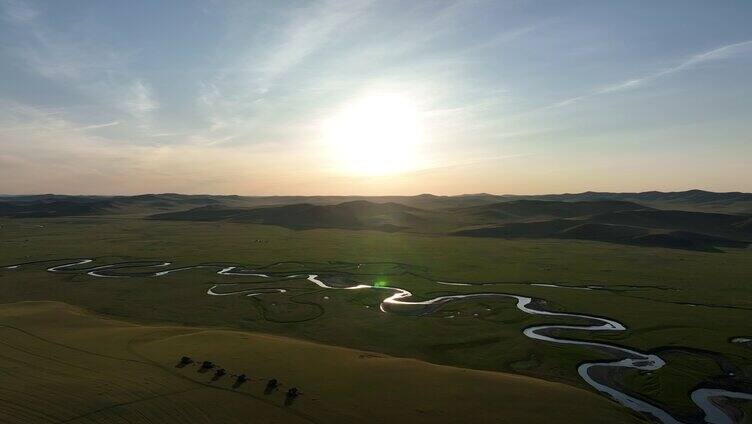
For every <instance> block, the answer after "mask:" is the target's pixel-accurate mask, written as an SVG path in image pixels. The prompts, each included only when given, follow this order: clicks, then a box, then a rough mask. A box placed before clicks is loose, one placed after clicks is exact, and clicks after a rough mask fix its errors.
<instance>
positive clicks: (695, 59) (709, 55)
mask: <svg viewBox="0 0 752 424" xmlns="http://www.w3.org/2000/svg"><path fill="white" fill-rule="evenodd" d="M750 53H752V40H748V41H742V42H739V43H734V44H727V45H725V46H721V47H718V48H715V49H712V50H708V51H705V52H702V53H698V54H695V55H693V56H691V57H689V58H687V59H685V60H683V61H681V62H679V63H678V64H676V65H674V66H671V67H669V68H665V69H662V70H659V71H656V72H654V73H652V74H648V75H643V76H641V77H638V78H634V79H630V80H627V81H622V82H619V83H616V84H612V85H609V86H606V87H602V88H599V89H597V90H594V91H592V92H590V93H586V94H583V95H581V96H576V97H570V98H568V99H566V100H562V101H560V102H557V103H555V104H553V105H552V106H551V107H563V106H569V105H571V104H574V103H577V102H579V101H581V100H585V99H588V98H591V97H595V96H600V95H604V94H611V93H617V92H621V91H627V90H632V89H636V88H639V87H642V86H644V85H645V84H647V83H650V82H652V81H655V80H657V79H659V78H663V77H667V76H669V75H672V74H675V73H678V72H682V71H686V70H690V69H693V68H695V67H697V66H700V65H701V64H703V63H706V62H713V61H720V60H725V59H731V58H733V57H738V56H743V55H747V54H750Z"/></svg>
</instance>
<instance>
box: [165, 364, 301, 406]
mask: <svg viewBox="0 0 752 424" xmlns="http://www.w3.org/2000/svg"><path fill="white" fill-rule="evenodd" d="M194 363H196V361H194V360H193V359H192V358H191V357H189V356H183V357H181V358H180V361H179V362H178V364H177V365H176V367H177V368H184V367H186V366H188V365H191V364H194ZM210 370H214V377H212V381H216V380H219V379H220V378H222V377H224V376H225V375H226V374H227V370H225V369H224V368H220V367H218V366H217V365H216V364H215V363H213V362H211V361H203V362H201V364H200V366H199V369H198V372H201V373H205V372H208V371H210ZM231 376H232V377H235V383H234V384H233V386H232V387H233V388H238V387H240V385H242V384H243V383H245V382H246V381H248V380H249V378H248V377H247V376H246V375H245V374H237V375H236V374H232V375H231ZM278 388H279V382H278V381H277V379H276V378H271V379H269V380H267V382H266V388H265V389H264V393H265V394H270V393H271V392H273V391H275V390H277V389H278ZM299 395H300V391H299V390H298V388H297V387H291V388H290V389H289V390H287V393H286V395H285V398H286V401H285V403H286V404H288V405H289V404H290V403H292V400H293V399H295V398H296V397H298V396H299Z"/></svg>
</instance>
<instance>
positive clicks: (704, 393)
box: [4, 258, 752, 424]
mask: <svg viewBox="0 0 752 424" xmlns="http://www.w3.org/2000/svg"><path fill="white" fill-rule="evenodd" d="M45 262H47V263H49V262H62V263H61V264H59V265H55V266H51V267H49V268H47V271H49V272H55V273H63V272H74V273H85V274H87V275H89V276H91V277H95V278H124V277H160V276H164V275H168V274H171V273H174V272H180V271H187V270H191V269H198V268H211V269H216V270H217V271H216V273H217V274H218V275H225V276H244V277H256V278H262V279H270V280H273V281H281V280H291V279H303V278H304V279H305V280H306V281H308V282H310V283H312V284H315V285H316V286H318V287H321V288H324V289H330V290H380V291H385V292H387V293H388V295H387V296H386V297H385V298H384V299H383V300H382V301H381V304H380V309H381V311H382V312H384V313H390V314H401V315H417V316H423V315H429V314H431V313H433V312H435V311H436V310H438V309H439V308H441V307H442V306H444V305H447V304H450V303H452V302H458V301H466V300H473V299H488V298H497V299H500V298H507V299H514V300H515V301H516V307H517V309H518V310H520V311H521V312H523V313H526V314H530V315H545V316H551V317H560V318H575V319H579V320H582V321H584V322H586V323H587V324H582V325H571V324H569V325H563V324H562V325H559V324H551V325H539V326H531V327H527V328H525V329H524V330H523V334H524V335H525V336H526V337H529V338H531V339H535V340H539V341H541V342H546V343H556V344H567V345H579V346H586V347H591V348H597V349H599V350H606V351H608V352H610V353H611V354H612V355H613V356H614V357H615V358H616V359H615V360H612V361H602V362H586V363H583V364H581V365H580V366H579V367H578V369H577V372H578V374H579V375H580V377H581V378H582V379H583V381H585V382H586V383H587V384H589V385H590V386H591V387H592V388H593V389H595V390H597V391H599V392H601V393H603V394H605V395H607V396H609V397H611V398H612V399H614V400H615V401H616V402H618V403H620V404H622V405H624V406H625V407H627V408H630V409H632V410H634V411H637V412H640V413H643V414H647V415H649V416H651V417H652V418H653V419H655V420H657V421H659V422H661V423H664V424H682V421H680V420H679V419H677V418H676V417H674V416H673V415H672V414H671V413H669V412H668V411H666V410H665V409H663V408H661V407H659V406H658V405H656V404H653V403H651V402H649V401H647V400H643V399H639V398H636V397H634V396H631V395H629V394H627V393H624V392H623V391H621V390H618V389H617V388H615V387H613V386H612V385H609V384H608V382H607V381H602V380H599V379H598V376H599V375H604V374H605V373H597V372H595V371H596V370H598V369H599V368H600V369H608V368H629V369H637V370H640V371H655V370H658V369H660V368H661V367H663V366H664V365H665V364H666V363H665V361H664V360H663V359H661V357H660V356H658V355H656V354H652V353H645V352H640V351H637V350H633V349H629V348H626V347H621V346H616V345H612V344H608V343H600V342H592V341H585V340H575V339H568V338H561V337H557V336H555V335H554V334H557V333H558V332H560V331H562V330H580V331H625V330H626V327H625V326H624V325H623V324H621V323H620V322H618V321H616V320H613V319H610V318H604V317H598V316H591V315H586V314H578V313H570V312H556V311H548V310H545V309H541V308H540V307H539V306H538V305H540V304H541V303H542V299H534V298H531V297H527V296H522V295H517V294H512V293H472V294H456V295H448V296H438V297H434V298H432V299H428V300H422V301H416V300H410V299H411V298H412V297H413V295H412V293H410V292H409V291H408V290H405V289H403V288H399V287H393V286H379V285H368V284H362V283H354V284H341V283H335V282H327V281H326V280H327V277H326V276H320V275H319V274H316V273H305V272H304V273H300V272H297V273H284V272H268V271H264V272H261V270H259V269H258V267H257V268H256V269H249V268H246V267H244V266H241V265H233V264H221V263H210V264H199V265H194V266H184V267H178V268H168V267H169V266H170V265H171V263H170V262H162V261H138V262H119V263H115V264H107V265H98V266H90V267H83V266H84V265H88V264H92V263H93V262H94V260H93V259H89V258H79V259H68V260H55V261H35V262H26V263H23V264H15V265H8V266H5V267H4V268H5V269H9V270H10V269H19V268H20V267H22V266H24V265H32V264H39V263H45ZM340 264H343V263H340ZM272 265H274V264H272ZM329 265H331V264H329ZM351 265H355V264H351ZM397 265H402V264H397ZM133 268H139V269H157V270H155V271H146V272H144V271H141V272H130V273H129V272H127V270H128V269H133ZM261 268H270V266H266V267H261ZM357 268H358V269H359V268H360V265H359V264H358V265H357ZM124 270H126V271H125V272H124ZM330 274H331V275H333V276H336V277H339V278H333V280H337V281H340V280H342V278H341V277H342V276H346V277H352V274H350V273H348V272H344V271H336V272H333V273H330ZM351 279H352V278H351ZM436 283H438V284H443V285H451V286H468V285H470V284H467V283H462V282H441V281H436ZM530 285H535V286H542V287H553V288H569V289H582V290H598V289H601V288H603V286H583V287H577V286H561V285H555V284H538V283H531V284H530ZM237 286H238V284H236V283H220V284H215V285H213V286H212V287H210V288H209V289H208V290H207V292H206V293H207V294H208V295H211V296H237V295H245V296H251V297H255V296H262V295H264V294H268V293H286V292H287V290H286V289H284V288H274V287H263V288H257V287H252V288H243V289H240V290H233V288H234V287H237ZM225 289H230V290H225ZM748 341H749V339H747V338H735V339H733V340H732V342H735V343H746V342H748ZM690 397H691V399H692V401H693V402H694V403H695V404H696V405H697V407H698V408H699V409H701V410H702V411H703V412H704V414H705V417H704V421H705V422H707V423H712V424H733V423H734V416H732V415H730V414H728V413H727V411H726V410H725V409H723V408H721V407H720V406H718V404H717V401H718V399H720V398H736V399H746V400H752V394H749V393H742V392H734V391H729V390H724V389H718V388H716V389H714V388H698V389H696V390H694V391H693V392H692V393H691V394H690Z"/></svg>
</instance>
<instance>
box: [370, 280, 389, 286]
mask: <svg viewBox="0 0 752 424" xmlns="http://www.w3.org/2000/svg"><path fill="white" fill-rule="evenodd" d="M386 285H387V284H386V281H376V282H375V283H373V286H374V287H386Z"/></svg>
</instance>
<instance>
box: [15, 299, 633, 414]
mask: <svg viewBox="0 0 752 424" xmlns="http://www.w3.org/2000/svg"><path fill="white" fill-rule="evenodd" d="M0 340H1V341H0V394H1V396H0V422H24V423H102V422H107V423H121V422H122V423H208V422H212V423H235V422H238V423H240V422H243V423H247V422H263V423H275V422H285V423H294V422H315V423H337V422H342V423H353V422H392V423H394V422H405V423H408V422H409V423H435V422H466V420H467V417H468V416H470V414H472V417H473V422H489V423H490V422H494V423H504V422H508V423H519V422H525V423H544V422H551V419H552V417H561V418H562V419H564V418H566V421H567V422H577V423H586V422H593V423H595V422H602V423H621V422H624V423H628V422H640V420H639V419H637V418H635V417H634V416H632V415H630V413H629V412H628V410H626V409H625V408H622V407H620V406H618V405H616V404H615V403H613V402H611V401H609V400H607V399H606V398H604V397H601V396H598V395H597V394H595V393H592V392H589V391H586V390H583V389H579V388H575V387H572V386H568V385H564V384H561V383H555V382H548V381H544V380H539V379H534V378H530V377H524V376H517V375H511V374H505V373H497V372H488V371H475V370H468V369H462V368H454V367H447V366H440V365H433V364H429V363H426V362H422V361H418V360H413V359H403V358H395V357H390V356H386V355H383V354H375V353H371V352H365V351H359V350H353V349H346V348H339V347H332V346H326V345H321V344H316V343H311V342H306V341H299V340H294V339H290V338H284V337H278V336H270V335H262V334H256V333H249V332H240V331H230V330H221V329H206V328H197V327H180V326H156V325H149V326H146V325H136V324H130V323H125V322H121V321H114V320H111V319H105V318H102V317H98V316H95V315H93V314H90V313H88V312H86V311H84V310H81V309H79V308H77V307H74V306H70V305H67V304H64V303H59V302H19V303H12V304H4V305H0ZM182 355H188V356H191V357H192V358H194V359H196V360H198V361H202V360H211V361H213V362H215V363H216V364H218V365H219V366H221V367H223V368H226V369H227V371H228V375H226V376H224V377H222V378H219V379H218V380H216V381H212V378H213V372H211V371H209V372H207V373H201V372H199V371H198V370H199V367H198V366H197V365H189V366H187V367H184V368H178V367H176V364H177V362H178V359H179V358H180V357H181V356H182ZM240 373H245V374H246V375H248V376H249V377H251V380H250V381H248V382H246V383H245V384H243V385H241V386H239V387H236V388H233V382H234V378H233V377H232V374H240ZM272 377H275V378H277V379H278V380H279V381H280V383H281V387H280V389H279V390H277V391H274V392H272V393H269V394H265V393H264V388H265V385H266V381H267V379H269V378H272ZM291 386H296V387H299V388H300V390H301V392H302V395H301V396H299V397H298V398H296V399H295V400H294V402H292V404H289V405H286V404H285V396H284V393H285V391H286V390H287V389H288V388H289V387H291Z"/></svg>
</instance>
